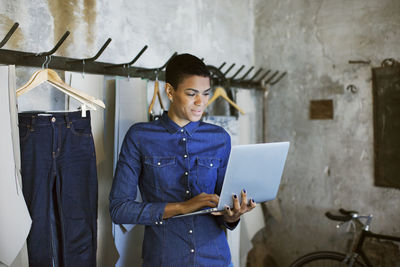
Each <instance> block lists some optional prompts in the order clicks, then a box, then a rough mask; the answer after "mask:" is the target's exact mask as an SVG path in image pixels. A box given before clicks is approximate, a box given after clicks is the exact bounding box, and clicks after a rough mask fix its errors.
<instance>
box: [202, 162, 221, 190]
mask: <svg viewBox="0 0 400 267" xmlns="http://www.w3.org/2000/svg"><path fill="white" fill-rule="evenodd" d="M220 161H221V160H220V159H219V158H208V157H197V158H196V169H197V185H198V186H199V187H200V189H201V190H202V191H204V192H206V193H209V194H210V193H213V191H214V188H215V183H216V181H217V170H218V167H219V165H220Z"/></svg>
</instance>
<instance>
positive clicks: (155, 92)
mask: <svg viewBox="0 0 400 267" xmlns="http://www.w3.org/2000/svg"><path fill="white" fill-rule="evenodd" d="M156 97H158V101H159V102H160V107H161V109H162V110H165V109H164V105H163V102H162V99H161V93H160V90H159V82H158V71H156V81H155V82H154V92H153V98H152V99H151V102H150V106H149V114H150V116H151V115H153V107H154V104H155V103H156Z"/></svg>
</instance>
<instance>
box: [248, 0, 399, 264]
mask: <svg viewBox="0 0 400 267" xmlns="http://www.w3.org/2000/svg"><path fill="white" fill-rule="evenodd" d="M254 9H255V20H256V26H255V27H256V31H255V55H256V65H271V66H276V65H279V66H284V67H283V68H284V69H286V70H287V71H288V75H287V77H285V78H284V79H283V80H282V82H280V83H279V84H277V85H275V86H273V87H272V88H270V95H269V97H268V112H267V114H266V115H267V121H268V123H267V127H266V138H267V140H269V141H279V140H290V141H291V142H292V143H291V149H290V152H289V156H288V161H287V165H286V170H285V172H284V178H283V184H282V187H281V189H280V193H279V201H280V205H281V209H282V217H283V218H282V221H281V223H278V222H276V221H275V220H274V219H273V218H272V217H268V218H267V227H266V229H265V230H264V232H263V233H261V234H262V237H263V238H264V241H263V242H264V243H266V244H267V247H268V249H269V251H270V252H271V253H272V255H273V257H274V258H275V259H276V261H277V263H278V266H286V265H288V264H289V263H290V262H291V261H292V260H294V259H295V258H296V257H298V256H300V255H301V254H304V253H306V252H311V251H313V250H316V249H329V250H331V249H335V248H337V249H340V248H341V247H343V245H344V243H345V239H343V237H345V236H346V234H345V231H344V229H342V230H336V229H335V223H334V222H331V221H329V220H328V219H326V218H325V217H324V215H323V214H324V212H325V211H326V210H329V209H331V210H335V209H337V208H340V207H343V208H347V209H356V210H359V211H360V212H362V213H373V215H374V219H373V224H372V230H374V231H377V232H385V233H387V234H397V235H398V236H399V235H400V208H399V201H400V191H399V190H394V189H385V188H378V187H375V186H374V185H373V170H374V168H373V159H374V157H373V120H372V82H371V67H374V66H379V65H380V63H381V61H382V60H383V59H385V58H389V57H393V58H396V59H397V60H400V58H399V56H400V46H399V45H398V44H399V42H400V27H399V25H400V2H399V1H398V0H383V1H376V0H353V1H348V0H338V1H328V0H317V1H309V0H300V1H291V0H269V1H265V0H256V2H255V8H254ZM354 59H357V60H359V59H361V60H371V64H370V65H360V64H358V65H352V64H349V63H348V61H349V60H354ZM349 84H354V85H356V86H357V87H358V89H359V90H358V92H357V93H355V94H352V93H350V92H348V91H347V90H346V89H345V88H346V86H347V85H349ZM313 99H332V100H333V103H334V119H333V120H310V119H309V111H308V109H309V101H310V100H313ZM261 234H260V235H261ZM260 240H262V238H261V237H259V241H260Z"/></svg>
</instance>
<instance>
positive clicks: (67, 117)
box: [64, 113, 72, 129]
mask: <svg viewBox="0 0 400 267" xmlns="http://www.w3.org/2000/svg"><path fill="white" fill-rule="evenodd" d="M64 117H65V122H66V123H67V128H68V129H69V128H71V123H72V122H70V121H69V116H68V113H66V114H65V115H64Z"/></svg>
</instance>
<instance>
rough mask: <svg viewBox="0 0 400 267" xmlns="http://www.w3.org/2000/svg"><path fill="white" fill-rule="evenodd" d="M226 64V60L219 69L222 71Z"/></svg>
mask: <svg viewBox="0 0 400 267" xmlns="http://www.w3.org/2000/svg"><path fill="white" fill-rule="evenodd" d="M225 64H226V62H224V63H222V64H221V66H219V68H218V69H219V70H220V71H221V70H222V68H223V67H224V66H225Z"/></svg>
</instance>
